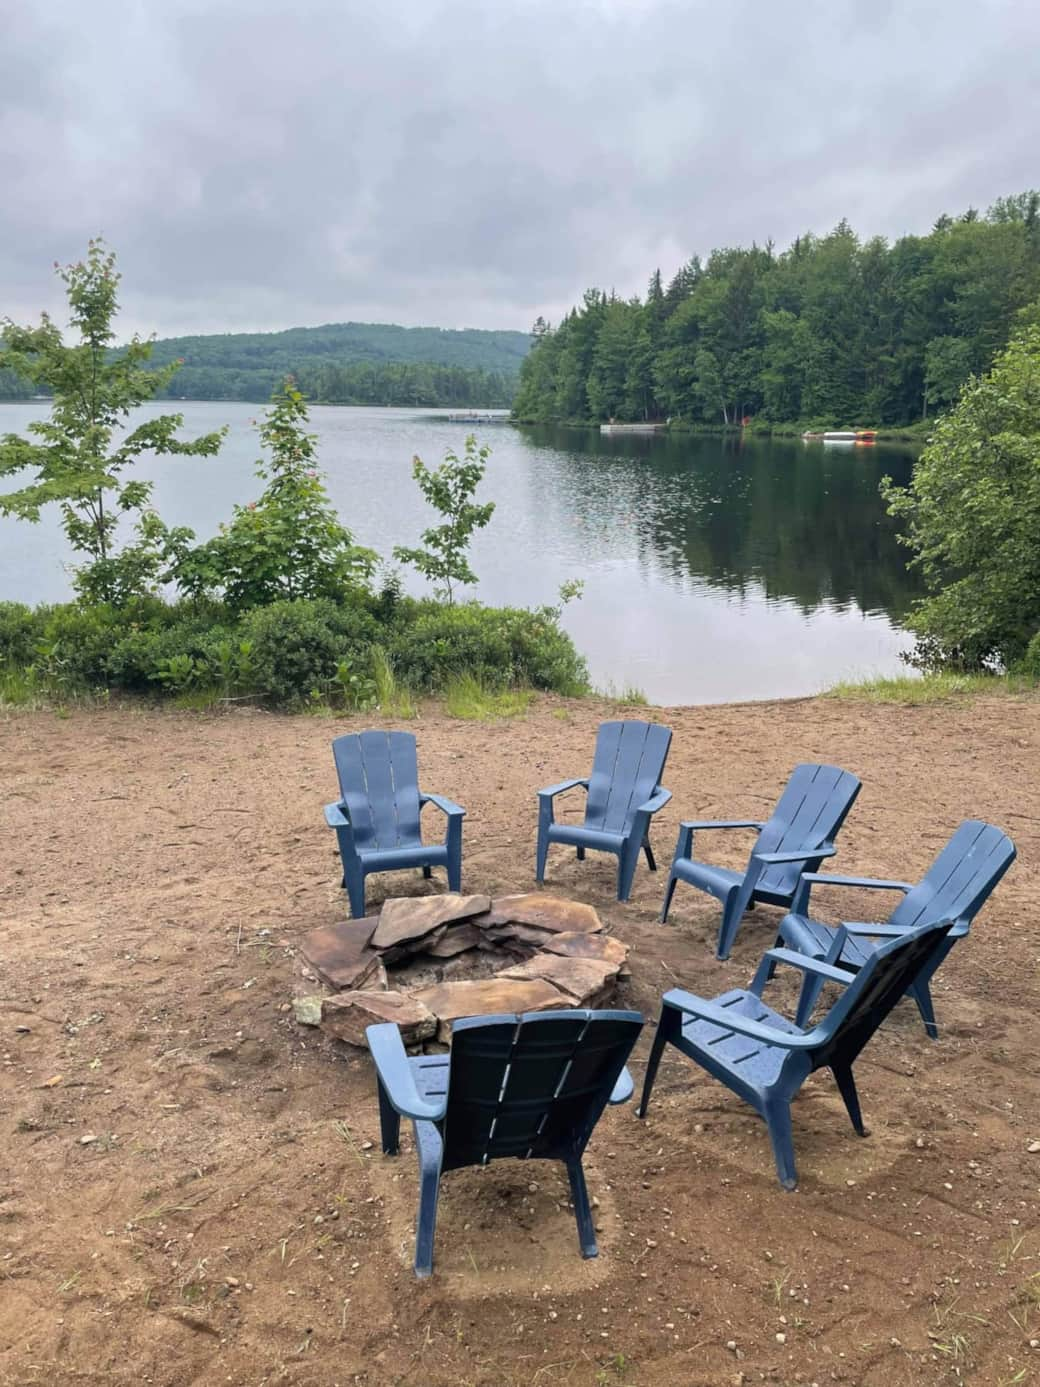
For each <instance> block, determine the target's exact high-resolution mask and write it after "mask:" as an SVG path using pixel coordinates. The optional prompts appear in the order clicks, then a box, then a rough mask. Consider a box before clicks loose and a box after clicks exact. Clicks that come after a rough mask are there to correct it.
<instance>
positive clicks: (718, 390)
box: [513, 193, 1040, 428]
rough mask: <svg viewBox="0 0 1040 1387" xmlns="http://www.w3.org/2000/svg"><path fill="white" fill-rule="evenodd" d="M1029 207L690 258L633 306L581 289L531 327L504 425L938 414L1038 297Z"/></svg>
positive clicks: (904, 419) (1038, 236)
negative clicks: (903, 232)
mask: <svg viewBox="0 0 1040 1387" xmlns="http://www.w3.org/2000/svg"><path fill="white" fill-rule="evenodd" d="M1038 207H1040V195H1038V194H1036V193H1029V194H1023V195H1022V196H1020V197H1017V198H1005V199H1001V200H1000V201H999V202H997V203H995V204H994V206H993V207H992V208H990V210H989V212H988V213H987V215H986V216H985V217H979V216H978V215H977V214H965V216H963V217H962V218H960V219H959V220H956V221H955V220H953V219H952V218H949V217H943V218H940V219H939V221H937V222H936V225H935V228H934V230H933V231H932V232H931V233H930V234H929V235H927V236H905V237H903V238H902V239H900V240H898V241H896V242H895V243H894V244H892V245H889V244H888V243H887V242H885V241H884V240H882V239H881V238H879V237H875V238H873V239H871V240H869V241H865V242H864V241H861V240H860V239H859V238H858V237H857V236H856V235H855V233H854V232H853V230H852V228H851V227H850V226H849V225H848V223H847V222H841V223H839V225H838V226H836V227H835V228H834V230H833V231H832V232H831V233H830V234H829V235H827V236H822V237H821V236H801V237H799V238H798V239H797V240H796V241H795V242H794V244H793V245H791V246H790V247H789V248H788V249H787V250H786V251H784V252H782V253H779V254H778V253H776V252H775V251H774V249H773V246H772V244H771V243H767V245H766V246H764V247H762V246H757V245H752V246H751V247H749V248H737V247H726V248H722V249H719V250H715V251H713V252H712V254H711V256H710V257H709V258H708V260H707V262H706V263H704V264H702V263H701V261H700V260H699V259H698V258H697V257H694V258H693V259H691V260H690V261H689V262H688V263H687V264H686V265H684V266H683V267H682V268H681V269H680V270H679V272H678V273H677V274H676V275H675V277H674V279H673V280H672V282H671V284H669V286H668V288H667V291H665V290H663V289H662V287H661V278H660V273H659V272H655V274H654V275H653V276H652V277H651V281H650V286H649V289H648V292H647V296H646V299H645V301H644V302H640V301H639V300H631V301H621V300H618V299H617V298H616V297H614V296H610V297H609V298H608V296H607V295H605V294H602V293H600V292H599V291H598V290H595V289H590V290H588V291H587V292H586V294H585V295H584V298H583V300H582V303H581V304H580V305H579V306H578V307H576V308H575V309H573V310H572V311H571V312H570V313H568V314H567V315H566V316H565V317H564V318H563V320H562V322H560V323H559V325H558V326H557V327H556V328H555V330H553V329H550V328H549V326H548V324H546V323H545V322H544V321H543V320H541V319H540V320H539V321H538V323H536V324H535V329H534V332H533V334H532V347H531V351H530V353H529V354H528V356H527V357H526V358H525V360H524V362H523V365H522V366H521V368H520V385H519V389H518V391H517V396H516V399H515V401H514V404H513V412H514V414H515V415H516V417H517V418H519V419H523V420H530V421H532V422H549V421H552V420H567V421H578V420H587V419H592V420H605V419H609V418H612V417H613V418H616V419H618V420H642V419H649V418H663V417H665V416H670V417H671V419H672V420H673V422H674V421H676V420H680V419H681V420H683V421H686V422H691V421H692V422H694V423H701V424H719V425H721V426H730V425H733V424H735V423H738V422H739V421H740V420H741V419H742V418H744V417H745V416H748V415H750V416H765V417H766V418H767V419H768V420H769V421H771V422H773V423H790V422H792V421H795V420H806V419H813V418H815V419H816V420H818V422H819V424H820V425H821V426H822V427H827V428H833V427H841V426H850V427H851V426H856V425H861V426H868V425H872V426H878V425H880V426H884V425H906V424H908V423H910V422H911V421H912V420H915V419H920V418H922V417H926V416H928V415H929V414H931V413H934V412H935V410H936V409H938V408H943V407H944V406H946V405H947V404H948V403H950V402H951V401H952V400H954V399H955V398H956V395H957V391H958V390H959V389H960V387H961V386H962V385H963V384H964V382H965V381H966V380H967V379H968V377H969V376H970V375H971V374H972V373H973V372H979V371H983V370H985V369H986V368H987V367H988V365H989V364H990V362H991V361H992V359H993V357H994V355H995V353H996V352H998V351H999V350H1001V349H1002V348H1003V347H1004V346H1005V345H1006V344H1007V342H1008V340H1009V338H1010V336H1011V333H1012V330H1013V329H1014V328H1015V326H1016V322H1017V321H1018V318H1019V315H1020V314H1021V312H1022V311H1023V310H1024V309H1025V308H1026V306H1027V305H1029V304H1032V303H1034V302H1035V301H1036V300H1037V298H1038V297H1040V213H1038V211H1037V208H1038Z"/></svg>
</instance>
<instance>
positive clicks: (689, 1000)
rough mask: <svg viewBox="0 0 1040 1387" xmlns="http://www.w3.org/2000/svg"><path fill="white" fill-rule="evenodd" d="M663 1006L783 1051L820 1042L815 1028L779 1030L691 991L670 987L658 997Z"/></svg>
mask: <svg viewBox="0 0 1040 1387" xmlns="http://www.w3.org/2000/svg"><path fill="white" fill-rule="evenodd" d="M661 1002H662V1004H663V1005H664V1006H666V1007H674V1009H675V1010H676V1011H684V1012H686V1013H687V1014H688V1015H690V1016H696V1017H697V1018H698V1019H699V1020H701V1021H711V1022H713V1023H714V1024H715V1025H716V1026H721V1027H722V1028H723V1029H724V1030H727V1031H736V1032H737V1034H738V1035H746V1036H749V1037H750V1038H751V1039H752V1040H764V1041H765V1042H766V1043H767V1044H769V1045H779V1046H781V1047H782V1048H783V1049H785V1050H811V1049H812V1048H813V1047H814V1046H815V1045H818V1044H819V1038H818V1037H817V1035H816V1033H815V1031H799V1032H797V1033H795V1034H792V1033H791V1032H790V1031H781V1030H779V1029H778V1028H777V1027H776V1026H764V1025H762V1023H761V1022H760V1021H752V1020H751V1017H750V1016H740V1015H734V1014H733V1012H732V1010H731V1009H730V1008H729V1007H720V1006H718V1005H717V1004H716V1003H715V1002H709V1001H708V1000H707V998H705V997H697V996H695V995H694V993H692V992H684V991H683V990H682V989H681V988H678V987H676V988H673V989H672V990H671V992H666V993H665V994H664V996H663V997H662V998H661Z"/></svg>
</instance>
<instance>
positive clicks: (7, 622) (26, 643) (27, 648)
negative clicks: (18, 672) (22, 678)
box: [0, 602, 42, 669]
mask: <svg viewBox="0 0 1040 1387" xmlns="http://www.w3.org/2000/svg"><path fill="white" fill-rule="evenodd" d="M40 610H42V609H40V608H38V609H37V611H36V612H34V611H33V610H32V608H31V607H26V606H25V605H24V604H23V603H21V602H0V665H3V666H6V667H7V668H8V669H15V668H19V667H22V666H24V665H28V664H30V663H31V662H32V657H33V648H34V647H35V645H36V642H37V640H38V639H39V636H40V618H39V615H38V612H39V611H40Z"/></svg>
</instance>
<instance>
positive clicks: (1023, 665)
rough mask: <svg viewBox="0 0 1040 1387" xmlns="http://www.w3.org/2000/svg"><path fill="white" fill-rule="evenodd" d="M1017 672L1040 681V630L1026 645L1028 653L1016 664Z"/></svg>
mask: <svg viewBox="0 0 1040 1387" xmlns="http://www.w3.org/2000/svg"><path fill="white" fill-rule="evenodd" d="M1016 672H1017V673H1019V674H1024V675H1025V676H1026V678H1027V679H1033V680H1037V681H1040V631H1038V632H1037V633H1036V635H1035V636H1034V637H1033V639H1032V640H1031V641H1030V642H1029V644H1028V645H1027V646H1026V653H1025V654H1024V655H1023V656H1022V659H1021V660H1020V661H1019V663H1018V665H1017V666H1016Z"/></svg>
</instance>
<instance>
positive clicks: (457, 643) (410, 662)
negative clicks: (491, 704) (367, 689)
mask: <svg viewBox="0 0 1040 1387" xmlns="http://www.w3.org/2000/svg"><path fill="white" fill-rule="evenodd" d="M388 653H389V655H390V658H391V660H392V661H393V665H394V670H395V673H396V675H397V678H398V679H400V680H402V681H403V682H404V683H405V684H406V685H407V686H408V687H409V688H411V689H419V690H422V691H423V692H426V693H441V692H443V690H444V689H445V688H446V687H447V685H448V684H449V683H450V682H451V680H452V679H454V678H458V677H459V676H460V675H463V674H469V675H472V676H473V677H474V678H475V679H476V680H477V681H478V682H479V683H480V684H482V685H483V686H484V687H485V688H487V689H503V688H510V687H521V686H524V685H529V686H530V687H531V688H534V689H551V690H554V691H555V692H556V693H562V694H568V695H573V696H580V695H582V694H584V693H587V692H588V671H587V670H586V668H585V662H584V660H583V659H582V658H581V657H580V656H579V655H578V653H577V651H576V650H575V649H574V645H573V643H572V641H571V639H570V637H569V636H568V635H567V634H566V633H565V632H564V631H562V630H561V629H560V627H559V624H558V612H557V611H556V609H554V608H541V609H537V610H534V611H526V610H521V609H517V608H511V607H482V606H480V605H479V604H478V603H476V602H466V603H462V604H460V605H459V606H453V607H447V606H442V605H439V604H434V603H417V604H416V610H415V612H414V615H413V617H412V619H411V620H410V621H408V622H407V624H402V625H401V626H400V627H398V628H397V629H396V630H395V631H394V633H393V635H392V636H391V639H390V641H389V643H388Z"/></svg>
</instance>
